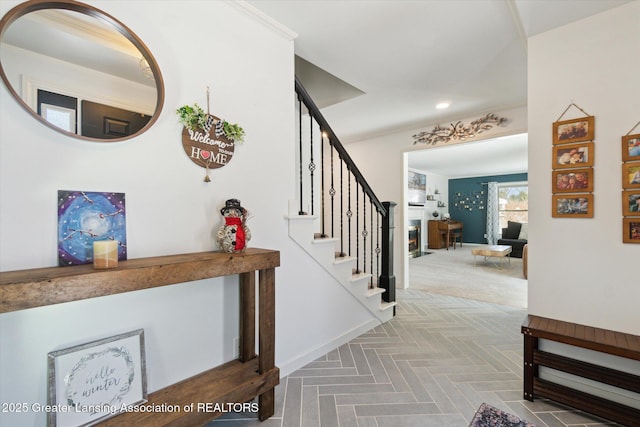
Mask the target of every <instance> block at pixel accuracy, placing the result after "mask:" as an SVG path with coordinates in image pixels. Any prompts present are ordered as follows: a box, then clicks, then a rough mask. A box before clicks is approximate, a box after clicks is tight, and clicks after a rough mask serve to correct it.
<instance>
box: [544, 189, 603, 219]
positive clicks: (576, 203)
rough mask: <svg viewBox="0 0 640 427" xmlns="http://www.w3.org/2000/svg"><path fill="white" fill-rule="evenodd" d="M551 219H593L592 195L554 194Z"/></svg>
mask: <svg viewBox="0 0 640 427" xmlns="http://www.w3.org/2000/svg"><path fill="white" fill-rule="evenodd" d="M551 197H552V202H551V209H552V211H551V216H552V217H553V218H593V194H554V195H553V196H551Z"/></svg>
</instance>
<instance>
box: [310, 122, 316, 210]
mask: <svg viewBox="0 0 640 427" xmlns="http://www.w3.org/2000/svg"><path fill="white" fill-rule="evenodd" d="M309 139H310V142H309V146H310V150H309V151H310V160H309V172H310V175H311V176H310V179H311V215H313V213H314V209H313V202H314V200H313V188H314V187H315V186H314V185H313V184H314V181H313V173H314V171H315V170H316V164H315V163H313V117H312V116H311V114H309Z"/></svg>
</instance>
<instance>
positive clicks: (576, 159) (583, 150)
mask: <svg viewBox="0 0 640 427" xmlns="http://www.w3.org/2000/svg"><path fill="white" fill-rule="evenodd" d="M594 147H595V144H594V143H593V142H582V143H579V144H563V145H556V146H554V147H553V166H552V167H553V169H567V168H584V167H587V166H593V162H594V155H595V152H594Z"/></svg>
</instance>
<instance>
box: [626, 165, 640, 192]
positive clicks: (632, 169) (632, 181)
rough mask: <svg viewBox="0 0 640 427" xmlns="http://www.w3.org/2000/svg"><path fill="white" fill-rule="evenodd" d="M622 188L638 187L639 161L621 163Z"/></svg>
mask: <svg viewBox="0 0 640 427" xmlns="http://www.w3.org/2000/svg"><path fill="white" fill-rule="evenodd" d="M622 188H625V189H626V188H640V162H627V163H623V164H622Z"/></svg>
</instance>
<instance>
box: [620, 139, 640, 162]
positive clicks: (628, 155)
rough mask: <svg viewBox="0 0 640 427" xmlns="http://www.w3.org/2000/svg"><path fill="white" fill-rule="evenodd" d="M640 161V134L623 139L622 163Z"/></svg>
mask: <svg viewBox="0 0 640 427" xmlns="http://www.w3.org/2000/svg"><path fill="white" fill-rule="evenodd" d="M633 160H640V134H635V135H627V136H623V137H622V161H623V162H629V161H633Z"/></svg>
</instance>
